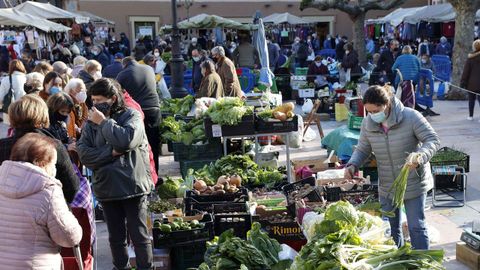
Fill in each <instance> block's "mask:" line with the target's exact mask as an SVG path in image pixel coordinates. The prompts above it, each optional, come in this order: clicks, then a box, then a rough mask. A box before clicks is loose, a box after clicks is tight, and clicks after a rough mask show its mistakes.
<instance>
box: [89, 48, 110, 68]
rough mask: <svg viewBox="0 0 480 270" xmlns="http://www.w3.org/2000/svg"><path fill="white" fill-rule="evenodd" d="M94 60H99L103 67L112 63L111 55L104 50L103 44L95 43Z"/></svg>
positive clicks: (93, 49)
mask: <svg viewBox="0 0 480 270" xmlns="http://www.w3.org/2000/svg"><path fill="white" fill-rule="evenodd" d="M92 54H93V58H92V59H93V60H97V61H98V62H99V63H100V64H101V65H102V67H106V66H108V65H110V57H108V55H107V54H106V53H105V52H104V51H103V46H101V45H95V46H93V47H92Z"/></svg>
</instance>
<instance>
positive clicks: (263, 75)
mask: <svg viewBox="0 0 480 270" xmlns="http://www.w3.org/2000/svg"><path fill="white" fill-rule="evenodd" d="M256 37H257V40H256V42H255V43H256V47H257V51H258V55H259V57H260V65H261V66H262V68H261V69H260V80H259V83H261V84H263V85H265V86H267V87H271V86H272V85H273V77H274V75H273V73H272V71H271V70H270V67H269V66H270V65H269V63H270V60H269V59H268V48H267V42H266V38H265V27H264V26H263V20H262V19H258V32H257V35H256Z"/></svg>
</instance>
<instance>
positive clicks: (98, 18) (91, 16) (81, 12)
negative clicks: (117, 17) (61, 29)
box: [76, 11, 115, 25]
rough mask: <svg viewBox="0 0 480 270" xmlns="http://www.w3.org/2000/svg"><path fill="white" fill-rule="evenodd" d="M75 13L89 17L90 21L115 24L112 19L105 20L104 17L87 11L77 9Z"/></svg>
mask: <svg viewBox="0 0 480 270" xmlns="http://www.w3.org/2000/svg"><path fill="white" fill-rule="evenodd" d="M76 13H78V14H80V15H82V16H84V17H88V18H90V21H91V22H94V23H106V24H109V25H115V22H114V21H110V20H107V19H105V18H102V17H100V16H97V15H95V14H93V13H90V12H88V11H77V12H76Z"/></svg>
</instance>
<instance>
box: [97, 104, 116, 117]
mask: <svg viewBox="0 0 480 270" xmlns="http://www.w3.org/2000/svg"><path fill="white" fill-rule="evenodd" d="M93 106H94V107H95V108H97V110H99V111H101V112H102V113H103V114H104V115H105V116H108V115H110V109H111V108H112V105H110V104H108V102H102V103H98V104H95V105H93Z"/></svg>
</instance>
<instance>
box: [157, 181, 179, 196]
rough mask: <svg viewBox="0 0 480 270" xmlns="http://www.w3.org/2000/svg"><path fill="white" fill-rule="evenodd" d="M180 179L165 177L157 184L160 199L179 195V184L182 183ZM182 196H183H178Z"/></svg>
mask: <svg viewBox="0 0 480 270" xmlns="http://www.w3.org/2000/svg"><path fill="white" fill-rule="evenodd" d="M182 183H183V180H182V179H172V178H170V177H168V176H167V177H166V179H165V180H164V182H163V184H161V185H158V187H157V194H158V196H159V197H160V198H161V199H174V198H177V197H178V195H179V190H180V186H181V185H182ZM180 197H183V196H180Z"/></svg>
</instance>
